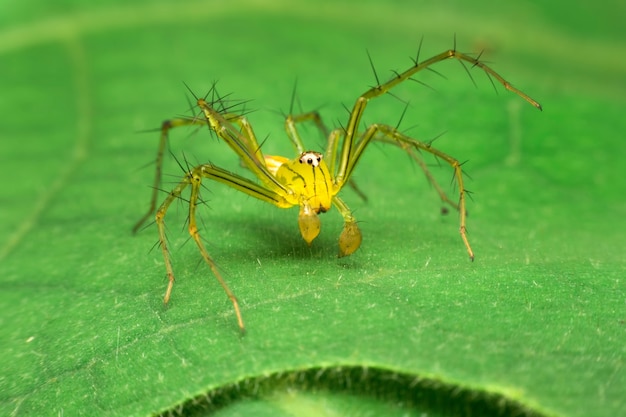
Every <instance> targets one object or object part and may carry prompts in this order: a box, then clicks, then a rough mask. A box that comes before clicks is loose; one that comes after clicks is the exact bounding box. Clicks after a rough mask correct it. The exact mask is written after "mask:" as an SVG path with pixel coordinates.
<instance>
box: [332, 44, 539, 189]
mask: <svg viewBox="0 0 626 417" xmlns="http://www.w3.org/2000/svg"><path fill="white" fill-rule="evenodd" d="M420 47H421V43H420ZM418 54H419V53H418ZM450 58H454V59H457V60H458V61H459V62H461V64H463V62H467V63H469V64H471V65H472V67H478V68H480V69H482V70H483V71H484V72H485V74H487V76H488V77H489V79H490V80H492V82H493V79H495V80H496V81H498V82H499V83H500V84H502V85H503V86H504V88H505V89H507V90H509V91H511V92H513V93H515V94H517V95H518V96H520V97H521V98H523V99H524V100H526V101H527V102H528V103H530V104H531V105H533V106H534V107H535V108H537V109H539V110H541V105H540V104H539V103H538V102H537V101H535V100H534V99H532V98H531V97H530V96H529V95H527V94H526V93H524V92H522V91H521V90H518V89H517V88H515V87H513V86H512V85H511V83H509V82H508V81H507V80H505V79H504V78H503V77H502V76H501V75H500V74H498V73H497V72H495V71H494V70H493V69H491V68H490V67H489V66H487V65H486V64H484V63H483V62H482V61H480V60H478V58H474V57H471V56H469V55H467V54H464V53H462V52H458V51H457V50H456V45H455V48H454V49H449V50H447V51H444V52H442V53H440V54H437V55H435V56H433V57H432V58H429V59H427V60H425V61H422V62H418V58H416V59H415V60H414V62H413V66H412V67H411V68H409V69H407V70H406V71H404V72H402V73H397V74H396V76H395V77H394V78H392V79H391V80H389V81H387V82H386V83H383V84H378V85H377V86H375V87H372V88H370V89H369V90H368V91H366V92H365V93H363V94H362V95H361V96H360V97H359V98H358V99H357V100H356V103H355V104H354V107H353V109H352V112H351V113H350V118H349V120H348V124H347V125H346V129H345V135H344V142H343V146H342V149H341V158H340V164H339V169H338V171H337V177H336V182H337V183H338V184H339V186H341V185H343V183H344V182H346V181H348V179H349V177H350V174H349V173H348V172H347V171H350V167H349V166H350V165H354V164H353V162H351V161H352V159H353V158H352V157H353V146H354V141H355V139H356V137H357V135H358V133H357V132H358V128H359V124H360V122H361V118H362V116H363V112H364V111H365V108H366V106H367V103H368V102H369V100H371V99H373V98H376V97H380V96H382V95H383V94H385V93H387V92H388V91H389V90H391V89H392V88H393V87H395V86H397V85H398V84H400V83H402V82H404V81H406V80H409V79H412V78H411V77H412V76H413V75H414V74H415V73H417V72H419V71H422V70H424V69H426V68H429V67H430V66H432V65H434V64H436V63H438V62H441V61H444V60H446V59H450ZM463 67H464V68H465V70H466V71H467V72H468V74H469V70H468V69H467V67H466V66H465V65H463ZM470 77H471V76H470Z"/></svg>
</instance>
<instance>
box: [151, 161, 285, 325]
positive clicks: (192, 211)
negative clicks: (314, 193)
mask: <svg viewBox="0 0 626 417" xmlns="http://www.w3.org/2000/svg"><path fill="white" fill-rule="evenodd" d="M203 178H207V179H211V180H215V181H218V182H221V183H223V184H226V185H228V186H229V187H232V188H235V189H237V190H239V191H242V192H244V193H246V194H248V195H249V196H251V197H255V198H258V199H259V200H263V201H266V202H268V203H272V204H274V205H275V206H277V207H282V208H287V207H291V206H292V205H293V204H292V203H290V202H289V201H287V200H286V199H285V198H283V196H282V195H280V194H279V193H276V192H275V191H273V190H270V189H268V188H266V187H264V186H262V185H259V184H257V183H255V182H252V181H250V180H249V179H247V178H244V177H240V176H238V175H236V174H233V173H231V172H228V171H226V170H224V169H221V168H218V167H216V166H214V165H211V164H204V165H199V166H197V167H195V168H193V169H192V170H190V171H189V172H188V173H187V174H186V175H185V177H184V178H183V179H182V181H181V182H180V183H179V184H178V185H177V186H176V187H175V188H174V189H173V190H172V191H171V192H170V193H169V195H168V196H167V198H166V199H165V201H163V204H161V206H160V207H159V209H158V210H157V212H156V224H157V227H158V229H159V243H160V246H161V251H162V252H163V259H164V261H165V268H166V270H167V277H168V286H167V290H166V291H165V296H164V298H163V302H164V303H165V304H167V303H168V302H169V299H170V296H171V294H172V288H173V286H174V270H173V268H172V262H171V258H170V254H169V250H168V248H167V239H166V235H165V215H166V213H167V210H168V208H169V207H170V205H171V204H172V202H173V201H174V200H176V199H177V198H180V196H181V193H182V192H183V191H184V190H185V189H186V188H187V186H189V185H191V195H190V197H189V234H190V235H191V237H192V238H193V240H194V242H196V245H197V246H198V249H199V250H200V254H201V255H202V258H203V259H204V260H205V262H206V263H207V264H208V265H209V267H210V268H211V271H212V272H213V275H214V276H215V278H216V279H217V281H218V282H219V283H220V285H221V286H222V288H223V289H224V291H225V292H226V295H227V296H228V298H229V299H230V301H231V302H232V304H233V308H234V310H235V315H236V317H237V323H238V324H239V328H240V329H241V331H242V332H244V331H245V327H244V324H243V319H242V317H241V311H240V309H239V303H238V301H237V298H236V297H235V295H234V293H233V292H232V290H231V289H230V288H229V287H228V285H227V284H226V281H225V280H224V278H223V277H222V275H221V274H220V272H219V269H218V267H217V265H216V263H215V261H214V260H213V258H212V257H211V256H210V255H209V253H208V251H207V250H206V248H205V246H204V244H203V243H202V238H201V236H200V233H199V231H198V226H197V220H196V208H197V205H198V199H199V196H200V187H201V185H202V179H203Z"/></svg>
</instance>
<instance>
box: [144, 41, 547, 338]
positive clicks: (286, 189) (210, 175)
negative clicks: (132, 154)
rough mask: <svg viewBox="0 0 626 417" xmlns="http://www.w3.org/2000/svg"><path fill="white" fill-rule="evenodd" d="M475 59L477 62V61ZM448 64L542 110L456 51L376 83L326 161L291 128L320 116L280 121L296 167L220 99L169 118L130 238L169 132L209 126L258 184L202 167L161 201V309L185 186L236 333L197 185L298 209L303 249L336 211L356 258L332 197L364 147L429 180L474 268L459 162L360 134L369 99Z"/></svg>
mask: <svg viewBox="0 0 626 417" xmlns="http://www.w3.org/2000/svg"><path fill="white" fill-rule="evenodd" d="M420 48H421V43H420ZM479 57H480V55H479V56H478V58H479ZM449 58H455V59H457V60H459V62H461V64H463V66H464V68H465V70H466V71H467V72H468V74H469V70H468V68H467V67H466V66H465V64H464V62H467V63H469V64H470V65H471V66H472V67H479V68H481V69H482V70H483V71H484V72H485V73H486V75H487V76H488V77H489V78H490V80H491V81H492V82H493V79H492V78H494V79H495V80H496V81H498V82H499V83H500V84H502V85H503V86H504V87H505V88H506V89H507V90H509V91H512V92H513V93H515V94H517V95H519V96H520V97H522V98H523V99H525V100H526V101H528V102H529V103H530V104H532V105H533V106H535V107H536V108H537V109H539V110H541V105H540V104H539V103H538V102H536V101H535V100H533V99H532V98H530V97H529V96H528V95H526V94H525V93H523V92H522V91H520V90H518V89H516V88H515V87H513V86H512V85H511V84H509V83H508V82H507V81H506V80H505V79H504V78H502V77H501V76H500V75H499V74H498V73H496V72H495V71H494V70H492V69H491V68H490V67H488V66H487V65H485V64H484V63H483V62H481V61H479V59H478V58H474V57H471V56H469V55H467V54H464V53H461V52H458V51H457V50H456V47H455V48H453V49H450V50H447V51H445V52H442V53H440V54H438V55H435V56H433V57H432V58H430V59H427V60H425V61H422V62H419V49H418V55H417V57H416V59H415V60H414V61H413V65H412V66H411V67H410V68H409V69H407V70H406V71H404V72H402V73H396V75H395V76H394V77H393V78H392V79H391V80H389V81H387V82H386V83H382V84H381V83H378V85H376V86H375V87H372V88H370V89H369V90H367V91H366V92H365V93H363V94H362V95H361V96H359V98H357V100H356V103H355V104H354V107H353V109H352V111H351V113H350V116H349V118H348V122H347V124H346V125H345V127H343V128H340V129H335V130H333V131H331V132H330V133H329V134H328V143H327V146H326V150H325V152H324V153H320V152H317V151H312V150H306V148H305V147H304V144H303V142H302V140H301V138H300V135H299V133H298V130H297V127H296V126H297V124H298V123H302V122H312V123H314V124H315V125H316V126H317V127H318V128H319V129H320V130H322V131H326V129H325V127H324V124H323V123H322V120H321V118H320V115H319V114H318V113H317V112H309V113H304V114H300V115H292V114H290V115H288V116H287V118H286V122H285V128H286V131H287V136H288V137H289V139H290V140H291V142H292V143H293V145H294V146H295V148H296V151H297V154H298V155H297V156H296V158H294V159H289V158H285V157H282V156H268V155H263V153H262V151H261V147H260V146H259V143H258V141H257V139H256V136H255V134H254V132H253V130H252V127H251V125H250V124H249V122H248V120H247V119H246V117H245V116H244V115H241V114H236V113H234V112H231V111H230V108H229V106H228V105H227V104H225V101H224V99H223V98H220V97H218V98H217V100H212V101H211V102H208V101H207V100H206V99H205V98H200V99H198V100H197V105H198V107H199V108H200V110H201V111H202V114H203V116H204V117H201V118H198V117H195V118H175V119H171V120H166V121H165V122H163V124H162V127H161V140H160V144H159V148H158V153H157V159H156V175H155V180H154V189H153V193H152V199H151V203H150V209H149V210H148V212H147V213H146V214H145V215H144V216H143V217H142V218H141V219H140V220H139V222H138V223H137V224H136V225H135V227H134V231H137V230H138V229H139V227H140V226H141V225H142V224H143V223H144V222H145V220H146V219H148V218H149V217H150V216H151V215H152V213H153V212H154V209H155V208H156V200H157V193H158V189H159V185H160V181H161V170H162V162H163V154H164V150H165V147H166V143H167V138H168V132H169V130H170V129H172V128H175V127H179V126H185V125H202V126H207V127H208V128H210V129H211V130H213V131H214V132H215V133H216V134H217V136H218V137H219V138H221V139H222V140H223V141H224V142H225V143H226V144H227V145H228V146H229V147H230V148H231V149H232V150H233V151H234V152H235V153H236V154H237V155H238V156H239V158H240V159H241V161H242V163H243V164H244V165H245V167H246V168H248V169H249V170H250V171H252V173H253V174H254V176H256V177H257V178H258V180H259V181H258V182H255V181H252V180H250V179H248V178H245V177H243V176H240V175H237V174H235V173H232V172H230V171H227V170H225V169H223V168H220V167H217V166H215V165H213V164H211V163H207V164H201V165H198V166H196V167H194V168H192V169H190V170H189V171H188V172H187V173H186V174H185V176H184V177H183V179H182V180H181V182H180V183H179V184H178V185H177V186H176V187H175V188H174V189H173V190H172V191H170V193H169V194H168V196H167V198H166V199H165V201H163V203H162V204H161V206H160V207H159V209H158V210H157V211H156V224H157V227H158V230H159V243H160V246H161V250H162V252H163V258H164V260H165V268H166V270H167V277H168V280H169V283H168V286H167V290H166V292H165V297H164V302H165V303H166V304H167V303H168V301H169V299H170V295H171V293H172V287H173V285H174V271H173V269H172V262H171V259H170V254H169V251H168V249H167V241H166V236H165V222H164V218H165V214H166V213H167V210H168V208H169V207H170V205H171V204H172V202H173V201H174V200H176V199H178V198H180V197H181V193H182V192H183V190H185V189H186V188H187V187H188V186H191V195H190V197H189V234H190V235H191V237H192V238H193V240H194V241H195V242H196V245H197V246H198V248H199V250H200V253H201V255H202V257H203V258H204V260H205V261H206V263H207V264H208V265H209V267H210V268H211V270H212V271H213V274H214V275H215V277H216V278H217V280H218V281H219V283H220V285H221V286H222V288H223V289H224V291H225V292H226V294H227V295H228V298H229V299H230V301H231V302H232V304H233V307H234V310H235V315H236V317H237V322H238V324H239V328H240V329H241V331H242V332H244V331H245V327H244V324H243V319H242V317H241V311H240V309H239V304H238V302H237V298H236V297H235V295H234V294H233V292H232V291H231V290H230V288H229V287H228V285H227V284H226V282H225V281H224V279H223V278H222V276H221V274H220V272H219V270H218V268H217V266H216V264H215V262H214V261H213V259H212V258H211V256H210V255H209V253H208V252H207V250H206V249H205V247H204V244H203V243H202V239H201V238H200V234H199V232H198V227H197V221H196V206H197V205H198V198H199V193H200V187H201V184H202V181H203V179H210V180H214V181H218V182H221V183H223V184H226V185H227V186H229V187H232V188H235V189H237V190H239V191H242V192H243V193H245V194H247V195H249V196H252V197H255V198H258V199H259V200H263V201H266V202H268V203H271V204H274V205H275V206H277V207H280V208H289V207H293V206H299V207H300V213H299V215H298V226H299V228H300V233H301V234H302V238H303V239H304V240H305V241H306V242H307V244H309V245H310V244H311V242H313V240H314V239H315V238H316V237H317V236H318V234H319V232H320V219H319V217H318V214H320V213H325V212H327V211H328V210H330V208H331V207H332V206H333V205H334V206H335V207H336V208H337V210H339V213H340V214H341V216H343V219H344V227H343V231H342V232H341V235H340V236H339V256H340V257H341V256H348V255H350V254H352V253H354V252H355V251H356V250H357V249H358V248H359V246H360V245H361V231H360V229H359V226H358V225H357V221H356V219H355V218H354V216H353V215H352V212H351V211H350V209H349V208H348V206H347V205H346V204H345V203H344V202H343V200H341V198H339V197H338V194H339V192H340V191H341V189H342V188H343V187H344V185H346V184H351V182H350V178H351V175H352V173H353V172H354V169H355V167H356V165H357V163H358V162H359V159H360V158H361V155H363V152H364V151H365V149H366V148H367V146H368V145H369V144H370V143H372V142H373V141H379V142H383V143H390V144H393V145H396V146H398V147H400V148H402V149H403V150H405V151H406V152H407V153H408V154H409V156H410V157H411V158H413V159H414V160H415V161H417V163H418V164H419V165H420V167H421V168H422V169H423V170H424V172H425V173H426V176H427V178H428V180H429V181H430V182H431V183H432V184H433V185H434V186H435V188H436V189H437V191H438V193H439V195H440V197H441V199H442V200H443V202H444V203H446V204H449V205H451V206H452V207H454V208H455V209H456V210H458V212H459V217H460V229H459V230H460V234H461V239H462V241H463V243H464V244H465V247H466V249H467V252H468V254H469V256H470V259H472V260H473V259H474V253H473V251H472V248H471V246H470V244H469V241H468V239H467V235H466V232H465V219H466V211H465V194H466V191H465V188H464V186H463V172H462V170H461V164H460V163H459V161H458V160H456V159H455V158H453V157H451V156H449V155H447V154H445V153H443V152H441V151H439V150H437V149H435V148H433V147H432V146H431V144H430V143H428V142H426V143H425V142H420V141H419V140H416V139H413V138H411V137H408V136H406V135H404V134H403V133H402V132H399V131H398V130H396V129H395V128H394V127H392V126H389V125H386V124H373V125H371V126H369V127H367V128H366V129H365V131H363V132H359V126H360V123H361V117H362V116H363V112H364V111H365V107H366V106H367V103H368V102H369V101H370V100H371V99H373V98H376V97H379V96H381V95H383V94H385V93H387V92H388V91H389V90H391V89H392V88H393V87H395V86H396V85H398V84H400V83H402V82H403V81H406V80H408V79H411V77H412V76H413V75H414V74H415V73H417V72H419V71H422V70H424V69H426V68H428V67H430V66H431V65H433V64H436V63H437V62H440V61H444V60H446V59H449ZM416 151H417V152H416ZM420 152H427V153H429V154H432V155H434V156H436V157H437V158H439V159H442V160H444V161H446V162H447V163H448V164H449V165H450V166H451V167H452V169H453V170H454V177H455V179H456V184H457V186H458V190H459V199H458V203H454V202H453V201H451V200H450V199H448V198H447V197H446V195H445V193H444V192H443V191H442V190H441V188H440V187H439V186H438V185H437V183H436V182H435V180H434V178H433V177H432V176H431V175H430V173H429V172H428V170H427V169H426V165H425V163H424V161H423V160H422V159H421V158H420V156H419V153H420Z"/></svg>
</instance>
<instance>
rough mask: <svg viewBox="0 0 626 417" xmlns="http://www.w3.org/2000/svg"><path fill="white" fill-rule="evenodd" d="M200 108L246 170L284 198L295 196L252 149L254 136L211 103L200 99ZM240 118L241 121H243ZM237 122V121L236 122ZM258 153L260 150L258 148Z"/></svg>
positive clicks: (212, 127) (208, 122) (211, 126)
mask: <svg viewBox="0 0 626 417" xmlns="http://www.w3.org/2000/svg"><path fill="white" fill-rule="evenodd" d="M198 106H199V107H200V109H201V110H202V112H203V113H204V116H205V118H206V121H207V124H208V125H209V127H210V128H211V129H212V130H213V131H214V132H215V133H216V134H217V135H218V136H219V137H220V138H221V139H222V140H224V142H226V144H227V145H228V146H229V147H230V148H231V149H232V150H233V151H234V152H235V153H236V154H237V155H238V156H239V158H240V159H241V162H242V163H243V164H244V166H245V167H246V168H248V169H249V170H250V171H252V172H253V173H254V175H255V176H256V177H257V178H258V179H259V180H260V181H261V182H263V184H265V186H266V187H269V189H270V190H272V191H273V192H275V193H277V194H280V195H282V196H285V197H288V196H293V194H294V193H293V191H292V190H291V189H289V188H288V187H286V186H285V185H284V184H281V183H280V181H278V180H277V179H276V177H274V175H272V173H271V172H270V170H269V169H268V168H267V166H266V165H265V160H264V159H259V158H258V157H257V156H256V155H257V153H256V152H255V150H253V149H251V144H253V141H254V142H256V139H255V138H254V135H252V136H247V137H246V136H245V135H243V134H242V133H241V132H240V131H239V129H238V128H237V126H236V125H235V124H233V123H231V121H229V120H228V119H226V118H225V117H224V115H223V114H222V113H220V112H219V111H217V110H216V109H214V108H213V107H212V106H211V104H210V103H208V102H207V101H206V100H204V99H202V98H201V99H198ZM241 119H242V117H240V118H239V119H237V120H239V121H241ZM236 122H237V121H236ZM257 150H258V152H259V153H260V149H259V148H258V147H257Z"/></svg>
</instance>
